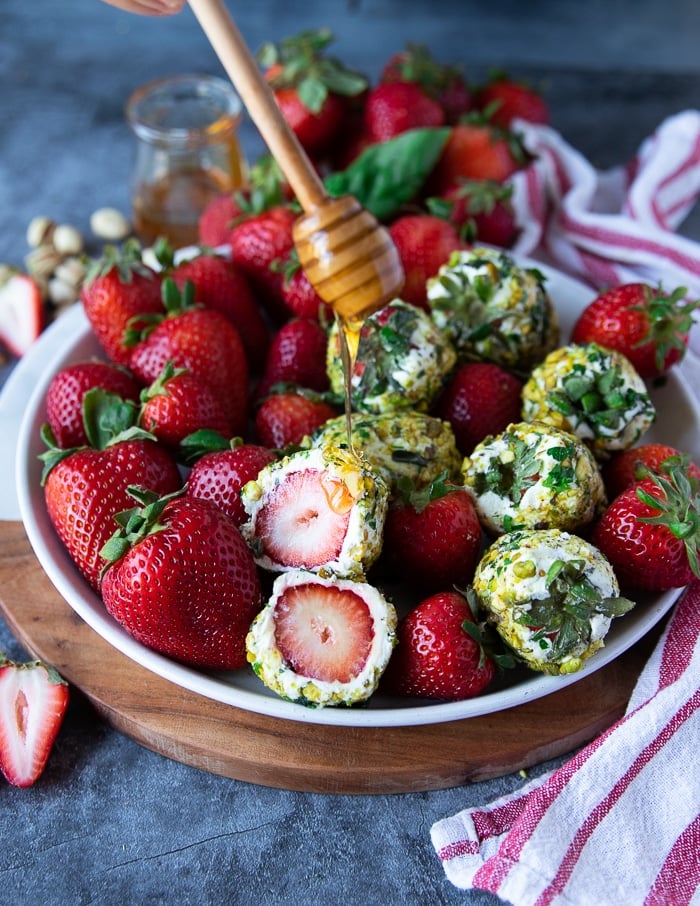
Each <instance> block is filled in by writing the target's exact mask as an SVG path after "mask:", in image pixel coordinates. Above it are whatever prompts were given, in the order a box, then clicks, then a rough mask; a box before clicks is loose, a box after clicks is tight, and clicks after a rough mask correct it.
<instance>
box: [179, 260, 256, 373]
mask: <svg viewBox="0 0 700 906" xmlns="http://www.w3.org/2000/svg"><path fill="white" fill-rule="evenodd" d="M170 276H171V277H172V278H173V280H174V281H175V283H176V284H177V285H178V287H179V288H180V289H182V288H183V287H184V285H185V282H186V281H187V280H191V281H192V283H194V285H195V299H196V300H197V304H199V305H203V306H204V307H205V308H211V309H213V310H214V311H218V312H221V314H222V315H224V317H226V318H228V320H229V321H230V322H231V323H232V324H233V326H234V327H235V328H236V330H237V331H238V333H239V334H240V336H241V340H242V341H243V346H244V347H245V352H246V357H247V359H248V364H249V366H250V368H251V370H252V371H254V372H258V371H260V369H261V368H262V366H263V362H264V361H265V356H266V355H267V349H268V346H269V345H270V332H269V330H268V327H267V323H266V322H265V319H264V318H263V316H262V313H261V311H260V308H259V307H258V303H257V299H256V297H255V294H254V293H253V290H252V287H251V285H250V282H249V280H248V278H247V277H246V276H245V274H244V273H243V272H242V270H241V269H240V268H239V267H237V266H236V265H235V264H233V262H231V261H229V260H228V259H226V258H222V257H221V256H219V255H208V254H201V255H198V256H197V257H196V258H191V259H190V260H189V261H185V262H183V263H182V264H179V265H178V266H177V267H175V268H173V270H171V271H170Z"/></svg>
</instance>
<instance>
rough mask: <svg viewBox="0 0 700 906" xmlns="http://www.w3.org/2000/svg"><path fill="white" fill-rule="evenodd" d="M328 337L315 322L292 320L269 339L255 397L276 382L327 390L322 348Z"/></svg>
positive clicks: (259, 396)
mask: <svg viewBox="0 0 700 906" xmlns="http://www.w3.org/2000/svg"><path fill="white" fill-rule="evenodd" d="M327 346H328V335H327V333H326V331H325V330H324V329H323V327H321V325H320V324H319V323H318V321H315V320H312V319H311V318H292V320H290V321H287V323H286V324H283V325H282V327H280V329H279V330H278V331H277V333H276V334H275V335H274V337H273V338H272V343H271V345H270V351H269V352H268V355H267V361H266V363H265V370H264V372H263V376H262V380H261V381H260V384H259V385H258V387H257V390H256V396H257V397H258V398H261V397H263V396H265V395H267V394H268V393H269V392H270V389H271V388H272V387H273V386H274V385H275V384H278V383H286V384H296V385H298V386H299V387H305V388H307V389H309V390H315V391H317V392H318V393H323V392H325V391H326V390H328V387H329V380H328V373H327V372H326V349H327Z"/></svg>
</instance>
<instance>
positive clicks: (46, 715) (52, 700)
mask: <svg viewBox="0 0 700 906" xmlns="http://www.w3.org/2000/svg"><path fill="white" fill-rule="evenodd" d="M68 699H69V689H68V684H67V683H66V682H65V681H64V680H63V679H62V678H61V677H60V676H59V675H58V673H57V672H56V671H55V670H54V669H53V668H52V667H49V666H47V665H46V664H44V663H42V662H41V661H29V662H28V663H24V664H22V663H17V662H16V661H11V660H10V659H9V658H8V657H7V656H6V655H5V654H3V653H2V652H1V651H0V770H1V771H2V773H3V774H4V776H5V778H6V779H7V780H8V781H9V782H10V783H12V784H14V786H19V787H28V786H31V785H32V784H33V783H34V782H35V781H36V780H37V779H38V777H39V776H40V775H41V773H42V771H43V770H44V767H45V766H46V762H47V760H48V757H49V755H50V753H51V748H52V746H53V744H54V740H55V739H56V736H57V735H58V731H59V729H60V727H61V724H62V722H63V716H64V714H65V712H66V708H67V707H68Z"/></svg>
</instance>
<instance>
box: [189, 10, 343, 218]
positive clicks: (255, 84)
mask: <svg viewBox="0 0 700 906" xmlns="http://www.w3.org/2000/svg"><path fill="white" fill-rule="evenodd" d="M189 5H190V8H191V9H192V12H193V13H194V14H195V16H196V17H197V20H198V21H199V24H200V25H201V27H202V30H203V31H204V34H205V35H206V36H207V38H208V39H209V43H210V44H211V46H212V47H213V48H214V51H215V52H216V54H217V56H218V57H219V60H220V61H221V64H222V65H223V67H224V69H225V70H226V73H227V74H228V77H229V78H230V79H231V81H232V82H233V84H234V86H235V88H236V91H237V92H238V94H239V95H240V97H241V100H242V101H243V103H244V104H245V107H246V109H247V110H248V113H249V114H250V118H251V119H252V120H253V122H254V123H255V125H256V127H257V129H258V131H259V132H260V134H261V136H262V138H263V140H264V141H265V144H266V145H267V147H268V148H269V149H270V152H271V153H272V156H273V157H274V158H275V160H276V161H277V163H278V164H279V166H280V169H281V170H282V173H283V174H284V176H285V178H286V179H287V181H288V182H289V184H290V186H291V187H292V190H293V192H294V194H295V195H296V196H297V199H298V200H299V203H300V204H301V206H302V208H303V209H304V211H307V212H309V211H312V210H314V209H315V208H318V207H320V206H321V205H322V204H323V203H324V202H326V201H327V200H328V193H327V192H326V189H325V186H324V185H323V182H322V181H321V179H320V177H319V175H318V174H317V172H316V170H315V169H314V167H313V165H312V163H311V161H310V160H309V158H308V157H307V155H306V152H305V151H304V149H303V148H302V146H301V145H300V144H299V140H298V139H297V137H296V135H295V134H294V132H293V131H292V129H291V128H290V126H289V124H288V123H287V121H286V120H285V118H284V117H283V116H282V113H281V112H280V109H279V107H278V106H277V103H276V102H275V98H274V95H273V93H272V90H271V88H270V86H269V85H268V84H267V82H266V81H265V78H264V77H263V75H262V73H261V72H260V68H259V66H258V64H257V61H256V60H255V58H254V57H253V55H252V54H251V52H250V50H249V49H248V47H247V46H246V43H245V41H244V40H243V38H242V36H241V34H240V32H239V31H238V27H237V26H236V24H235V22H234V21H233V19H232V18H231V15H230V14H229V12H228V10H227V9H226V6H225V5H224V2H223V0H189Z"/></svg>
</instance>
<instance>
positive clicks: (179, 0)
mask: <svg viewBox="0 0 700 906" xmlns="http://www.w3.org/2000/svg"><path fill="white" fill-rule="evenodd" d="M103 2H104V3H109V5H110V6H116V7H118V8H119V9H123V10H125V11H126V12H128V13H137V14H138V15H140V16H172V15H174V14H175V13H179V12H180V10H181V9H182V7H183V6H184V5H185V0H103Z"/></svg>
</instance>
